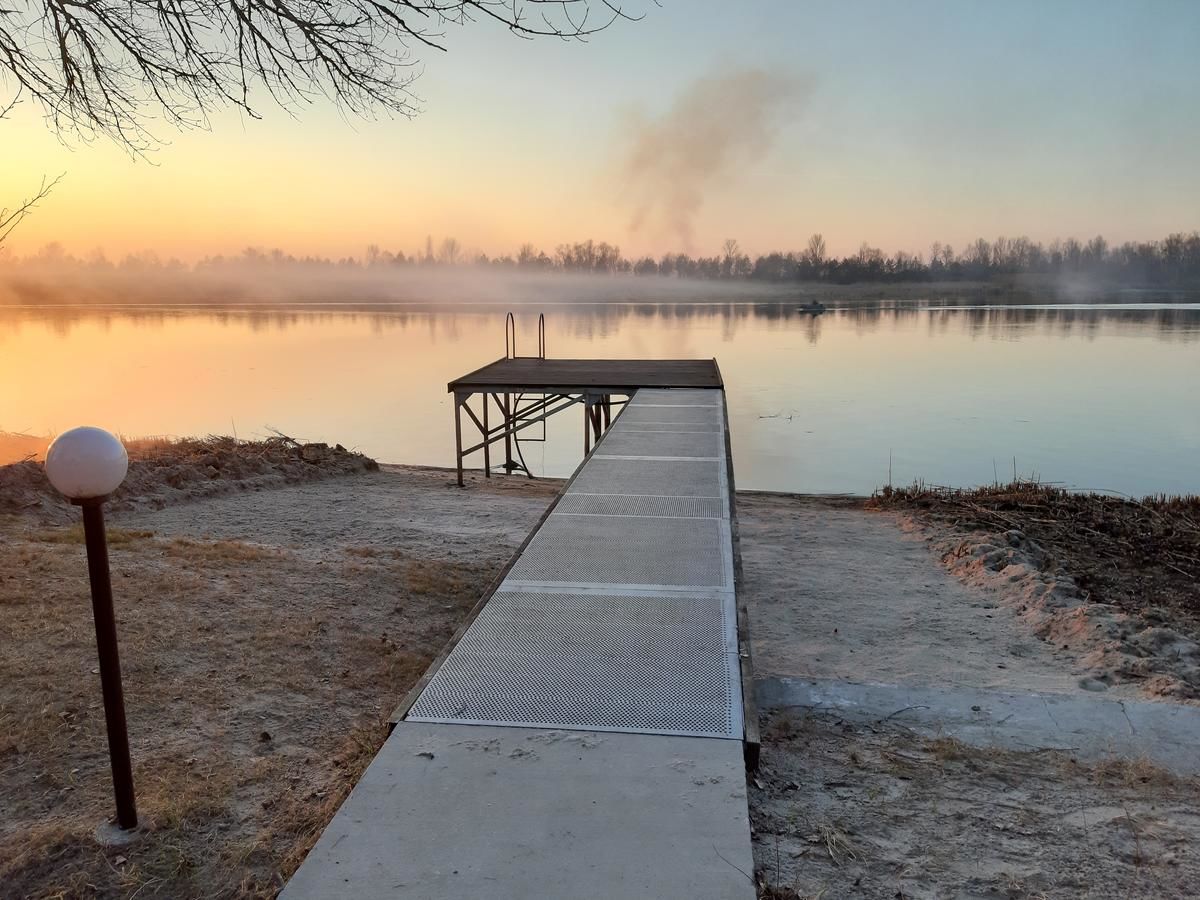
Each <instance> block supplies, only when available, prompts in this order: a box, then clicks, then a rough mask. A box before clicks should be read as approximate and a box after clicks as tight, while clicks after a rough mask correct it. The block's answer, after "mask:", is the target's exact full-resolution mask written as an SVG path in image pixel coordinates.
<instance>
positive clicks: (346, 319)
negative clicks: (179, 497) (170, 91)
mask: <svg viewBox="0 0 1200 900" xmlns="http://www.w3.org/2000/svg"><path fill="white" fill-rule="evenodd" d="M1050 299H1051V302H1027V303H1023V304H1002V303H994V302H992V303H980V302H977V301H970V300H968V301H966V302H964V301H963V299H962V298H958V299H953V298H952V299H950V300H945V301H939V302H937V303H931V302H928V301H924V300H920V299H911V298H908V299H906V298H899V299H886V298H885V299H882V300H878V301H864V300H856V301H853V302H847V303H845V304H842V305H834V306H832V307H831V309H830V310H829V311H828V312H827V313H825V314H824V315H822V316H819V317H815V318H814V317H811V316H808V315H805V314H802V313H800V312H798V310H797V308H796V307H797V303H798V301H797V300H796V299H794V298H789V299H784V298H782V297H776V298H774V299H772V300H770V301H764V300H762V299H757V300H756V299H753V298H750V299H742V300H732V299H729V297H728V295H726V296H725V298H724V299H722V298H721V296H720V295H719V294H716V293H714V294H713V295H711V296H709V297H707V299H705V300H704V301H703V302H681V301H677V300H655V301H647V302H619V301H614V302H604V303H597V302H586V301H583V300H581V301H578V302H571V300H570V298H569V297H565V298H564V301H563V302H559V303H538V304H537V305H529V306H516V305H515V304H513V303H511V302H509V301H507V300H506V301H500V302H492V303H460V304H448V303H446V302H445V301H443V302H440V303H426V302H421V301H411V302H406V303H395V302H376V303H369V302H366V301H360V302H357V303H354V304H349V305H346V304H334V303H324V304H313V303H306V304H303V305H299V304H291V305H289V304H287V303H283V302H281V303H276V304H273V305H270V306H261V305H260V306H255V305H238V304H236V303H227V304H225V305H203V306H197V305H179V304H160V305H137V306H124V307H117V306H107V305H106V306H94V305H93V306H86V307H82V306H72V305H55V306H46V305H40V306H38V305H10V306H0V384H3V385H4V386H5V387H4V392H3V395H2V396H0V431H8V432H27V433H32V434H49V433H53V432H55V431H58V430H61V429H64V428H67V427H70V426H73V425H76V424H81V423H90V424H98V425H103V426H105V427H108V428H111V429H114V430H117V431H119V432H121V433H123V434H127V435H157V434H173V435H194V434H207V433H229V432H231V431H233V430H236V431H237V433H238V435H239V436H242V437H252V436H257V435H262V434H264V433H266V429H267V427H273V428H277V429H279V430H281V431H283V432H285V433H287V434H291V435H294V436H296V437H299V438H305V439H309V440H327V441H331V442H332V441H338V442H341V443H343V444H345V445H347V446H355V447H357V448H359V449H361V450H363V451H364V452H366V453H369V454H370V455H372V456H375V457H376V458H378V459H380V460H381V461H385V462H397V463H420V464H430V465H451V464H452V463H453V420H452V414H451V409H452V405H451V402H450V397H449V395H448V394H447V393H446V384H447V382H448V381H450V380H451V379H453V378H455V377H457V376H459V375H462V374H464V373H466V372H468V371H470V370H473V369H476V368H478V367H479V366H481V365H483V364H485V363H487V362H489V361H491V360H493V359H496V358H498V357H500V356H502V355H503V354H504V319H505V313H506V311H507V310H508V309H509V308H510V307H512V308H514V309H515V311H516V314H517V320H518V331H519V337H518V340H519V342H520V343H519V346H518V349H519V351H520V352H521V353H522V354H525V353H531V352H535V350H536V320H537V315H538V312H542V311H544V312H545V313H546V315H547V332H548V349H549V354H550V355H551V356H566V357H601V358H604V357H607V358H629V357H642V358H685V357H715V358H716V359H717V361H718V363H719V364H720V367H721V371H722V373H723V375H724V378H725V381H726V387H727V392H728V398H729V407H730V420H731V426H732V432H733V446H734V458H735V463H736V468H737V478H738V485H739V487H741V488H756V489H767V490H782V491H802V492H810V491H811V492H851V493H867V492H869V491H871V490H872V489H874V488H876V487H878V486H881V485H883V484H885V483H886V482H887V481H888V478H889V466H890V471H891V476H890V477H891V479H892V481H893V482H895V483H898V484H899V483H905V482H910V481H912V480H914V479H918V478H920V479H924V480H926V481H929V482H934V483H939V484H953V485H971V484H978V483H982V482H988V481H991V480H992V479H993V478H994V477H997V476H998V477H1000V478H1001V479H1005V478H1009V477H1011V476H1012V473H1013V470H1014V460H1015V468H1016V471H1017V472H1018V473H1019V474H1021V475H1026V476H1027V475H1032V474H1036V475H1037V476H1039V477H1041V478H1043V479H1044V480H1048V481H1054V482H1062V483H1065V484H1068V485H1072V486H1077V487H1086V488H1098V489H1108V490H1116V491H1122V492H1125V493H1130V494H1147V493H1155V492H1172V493H1182V492H1200V394H1198V392H1197V391H1196V385H1197V383H1200V378H1198V376H1200V303H1160V302H1145V301H1143V300H1141V298H1139V297H1135V296H1130V295H1126V296H1123V297H1118V298H1105V301H1106V302H1104V303H1098V304H1078V303H1074V304H1063V303H1057V302H1053V300H1054V298H1050ZM510 300H511V298H510ZM1135 301H1140V302H1135ZM582 428H583V425H582V414H581V413H580V412H578V411H577V410H570V411H568V412H565V413H562V414H561V415H560V416H558V417H557V418H555V419H553V420H551V422H550V427H549V429H548V433H547V438H548V440H547V442H546V443H535V442H528V443H523V447H524V450H525V458H526V460H527V461H528V462H529V463H530V466H531V468H532V469H533V470H534V471H535V473H538V474H546V475H567V474H569V473H570V472H571V471H572V469H573V468H574V466H575V465H576V464H577V463H578V461H579V458H580V455H581V451H582ZM531 430H536V429H531ZM11 455H12V452H11V451H10V457H11ZM476 464H477V465H478V464H479V463H476Z"/></svg>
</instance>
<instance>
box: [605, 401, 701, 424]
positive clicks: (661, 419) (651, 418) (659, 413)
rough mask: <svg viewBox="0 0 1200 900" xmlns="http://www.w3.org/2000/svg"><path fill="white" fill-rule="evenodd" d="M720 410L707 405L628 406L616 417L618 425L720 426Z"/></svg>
mask: <svg viewBox="0 0 1200 900" xmlns="http://www.w3.org/2000/svg"><path fill="white" fill-rule="evenodd" d="M720 412H721V411H720V410H719V409H716V408H715V407H707V406H639V407H630V408H629V409H627V410H625V412H623V413H622V414H621V416H620V418H618V419H617V425H618V426H627V425H636V424H638V423H641V422H654V423H657V424H660V425H664V424H671V425H707V426H709V427H715V428H720V427H721V415H720Z"/></svg>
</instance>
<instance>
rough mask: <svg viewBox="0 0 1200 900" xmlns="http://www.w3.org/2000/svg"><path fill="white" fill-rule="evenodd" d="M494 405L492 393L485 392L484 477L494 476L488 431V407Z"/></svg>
mask: <svg viewBox="0 0 1200 900" xmlns="http://www.w3.org/2000/svg"><path fill="white" fill-rule="evenodd" d="M491 405H492V395H491V394H489V393H485V394H483V428H481V429H480V431H482V432H483V477H484V478H491V477H492V436H491V432H489V431H488V407H489V406H491Z"/></svg>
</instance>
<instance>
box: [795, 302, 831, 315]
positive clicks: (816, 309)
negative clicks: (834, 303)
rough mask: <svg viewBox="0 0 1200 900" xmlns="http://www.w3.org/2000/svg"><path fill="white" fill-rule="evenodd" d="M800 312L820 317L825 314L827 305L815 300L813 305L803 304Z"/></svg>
mask: <svg viewBox="0 0 1200 900" xmlns="http://www.w3.org/2000/svg"><path fill="white" fill-rule="evenodd" d="M799 312H802V313H809V314H810V315H814V316H819V315H820V314H821V313H823V312H825V304H824V303H822V302H820V301H819V300H814V301H813V302H812V303H803V304H801V305H800V309H799Z"/></svg>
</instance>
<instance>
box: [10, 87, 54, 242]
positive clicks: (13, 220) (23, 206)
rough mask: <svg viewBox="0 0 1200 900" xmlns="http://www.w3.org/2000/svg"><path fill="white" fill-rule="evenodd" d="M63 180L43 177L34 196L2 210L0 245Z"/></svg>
mask: <svg viewBox="0 0 1200 900" xmlns="http://www.w3.org/2000/svg"><path fill="white" fill-rule="evenodd" d="M11 108H12V106H11V104H10V105H9V107H7V108H6V109H4V110H2V111H0V112H3V113H7V112H8V110H9V109H11ZM0 118H3V115H0ZM62 178H63V177H62V176H61V175H59V176H58V177H57V178H55V179H54V180H52V181H50V180H47V179H46V178H45V177H43V178H42V184H41V186H40V187H39V188H38V189H37V191H36V192H35V193H34V194H33V196H31V197H27V198H26V199H25V200H23V201H21V203H20V204H19V205H17V206H16V207H15V208H13V209H11V210H10V209H8V207H3V208H0V244H3V243H4V241H5V239H6V238H7V237H8V236H9V235H10V234H12V232H13V229H14V228H16V227H17V226H18V225H20V224H21V220H23V219H24V218H25V217H26V216H27V215H29V214H30V213H31V212H33V210H34V208H35V207H36V206H37V205H38V204H39V203H41V202H42V201H43V200H45V199H46V197H47V196H48V195H49V193H50V192H51V191H52V190H54V187H55V185H57V184H58V183H59V182H60V181H62Z"/></svg>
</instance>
